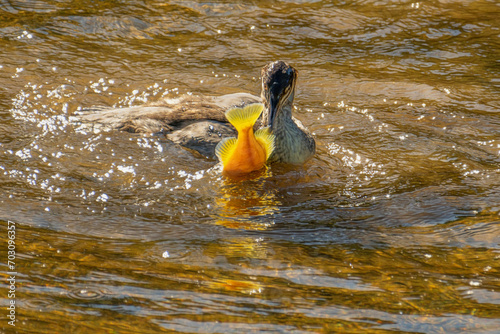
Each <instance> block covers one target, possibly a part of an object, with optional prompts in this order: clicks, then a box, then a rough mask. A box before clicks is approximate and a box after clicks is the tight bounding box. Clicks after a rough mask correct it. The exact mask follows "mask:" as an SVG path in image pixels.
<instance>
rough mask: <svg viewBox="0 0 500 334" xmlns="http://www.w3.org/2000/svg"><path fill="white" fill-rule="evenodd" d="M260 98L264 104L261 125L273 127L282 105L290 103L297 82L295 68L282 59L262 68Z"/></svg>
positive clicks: (281, 110)
mask: <svg viewBox="0 0 500 334" xmlns="http://www.w3.org/2000/svg"><path fill="white" fill-rule="evenodd" d="M261 75H262V93H261V95H262V100H263V102H264V105H265V107H266V108H265V109H266V110H265V112H264V115H263V119H262V122H263V125H264V126H270V127H271V129H272V127H273V123H274V120H275V118H276V115H277V114H278V113H280V112H283V106H285V105H288V104H289V105H290V106H291V105H292V103H293V97H294V94H295V83H296V82H297V70H296V69H295V68H293V67H292V66H290V65H288V64H287V63H285V62H284V61H280V60H278V61H275V62H273V63H270V64H268V65H266V66H264V67H263V68H262V73H261Z"/></svg>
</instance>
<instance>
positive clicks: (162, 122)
mask: <svg viewBox="0 0 500 334" xmlns="http://www.w3.org/2000/svg"><path fill="white" fill-rule="evenodd" d="M296 82H297V70H295V69H294V68H293V67H292V66H290V65H288V64H287V63H285V62H283V61H276V62H273V63H270V64H268V65H266V66H264V67H263V68H262V93H261V99H262V103H263V104H264V106H265V108H264V111H263V114H262V116H261V121H260V127H262V128H263V127H269V128H270V131H271V134H273V135H274V137H275V140H274V151H273V153H272V154H271V156H270V157H269V159H268V162H283V163H290V164H302V163H304V162H305V161H307V160H308V159H310V158H311V157H312V156H313V155H314V153H315V147H316V144H315V141H314V138H313V137H312V136H311V134H310V133H309V131H307V129H306V128H305V127H304V126H303V125H302V123H301V122H300V121H299V120H297V119H295V118H294V117H293V116H292V107H293V98H294V94H295V84H296ZM256 102H259V98H258V97H256V96H253V95H250V94H246V93H239V94H229V95H223V96H219V97H197V96H185V97H181V98H179V99H175V100H160V101H159V102H156V103H153V104H149V105H146V106H135V107H128V108H100V107H97V108H90V109H89V110H84V111H83V112H81V113H80V115H78V116H79V120H80V121H81V122H82V124H86V125H89V124H90V125H91V126H92V127H101V128H107V129H110V128H112V129H120V130H124V131H129V132H149V133H157V132H161V133H164V134H165V135H166V137H167V138H168V139H170V140H172V141H173V142H176V143H178V144H180V145H182V146H185V147H188V148H191V149H194V150H196V151H198V152H200V153H201V154H203V155H205V156H213V155H214V149H215V145H216V144H217V143H218V142H219V141H220V140H221V139H222V138H226V137H229V136H234V135H235V134H236V131H235V130H234V128H233V127H232V126H230V125H229V124H228V123H227V120H226V119H225V116H224V112H226V111H227V110H229V109H230V108H234V107H243V106H245V105H248V104H250V103H256Z"/></svg>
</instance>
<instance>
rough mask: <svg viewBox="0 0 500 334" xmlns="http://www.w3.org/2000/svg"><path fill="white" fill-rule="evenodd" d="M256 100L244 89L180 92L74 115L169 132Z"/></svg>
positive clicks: (96, 123)
mask: <svg viewBox="0 0 500 334" xmlns="http://www.w3.org/2000/svg"><path fill="white" fill-rule="evenodd" d="M259 100H260V99H259V98H258V97H256V96H254V95H251V94H247V93H236V94H228V95H222V96H217V97H199V96H183V97H180V98H178V99H164V100H160V101H157V102H155V103H153V104H150V105H145V106H134V107H127V108H103V107H92V108H86V109H84V110H82V111H79V112H78V113H77V114H76V115H75V116H76V117H77V120H78V121H79V122H80V123H82V124H86V125H91V126H93V127H99V128H101V129H119V130H123V131H129V132H146V133H147V132H149V133H157V132H167V133H168V132H170V131H172V130H174V129H176V128H179V127H182V126H184V125H186V124H187V123H192V122H194V121H202V120H213V121H219V122H226V118H225V115H224V113H225V111H226V110H227V109H229V108H232V107H241V106H244V105H246V104H249V103H255V102H258V101H259ZM186 122H187V123H186Z"/></svg>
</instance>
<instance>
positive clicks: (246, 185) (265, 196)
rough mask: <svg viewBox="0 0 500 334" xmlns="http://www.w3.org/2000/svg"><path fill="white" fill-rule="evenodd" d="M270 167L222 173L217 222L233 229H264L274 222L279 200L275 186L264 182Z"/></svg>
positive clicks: (267, 177)
mask: <svg viewBox="0 0 500 334" xmlns="http://www.w3.org/2000/svg"><path fill="white" fill-rule="evenodd" d="M270 177H271V172H270V170H269V169H267V168H265V169H261V170H259V171H255V172H252V173H249V174H244V175H237V176H234V175H231V176H224V180H223V182H224V183H223V185H222V186H221V188H220V194H219V197H218V198H216V203H217V206H218V208H219V213H218V217H217V224H219V225H223V226H225V227H228V228H233V229H245V230H265V229H267V228H269V227H270V226H272V225H273V224H274V222H273V214H274V213H275V212H277V211H278V208H279V206H280V204H281V203H280V201H279V200H278V199H277V197H276V193H275V191H274V189H269V188H268V187H266V186H265V184H266V180H267V179H269V178H270Z"/></svg>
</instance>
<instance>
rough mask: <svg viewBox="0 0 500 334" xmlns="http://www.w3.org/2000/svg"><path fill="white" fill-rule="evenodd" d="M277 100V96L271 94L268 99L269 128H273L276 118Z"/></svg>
mask: <svg viewBox="0 0 500 334" xmlns="http://www.w3.org/2000/svg"><path fill="white" fill-rule="evenodd" d="M278 102H279V98H278V97H275V96H271V99H270V101H269V113H268V117H269V119H268V120H267V122H268V123H267V124H269V127H270V128H271V130H272V129H273V124H274V119H275V118H276V113H277V110H278Z"/></svg>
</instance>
